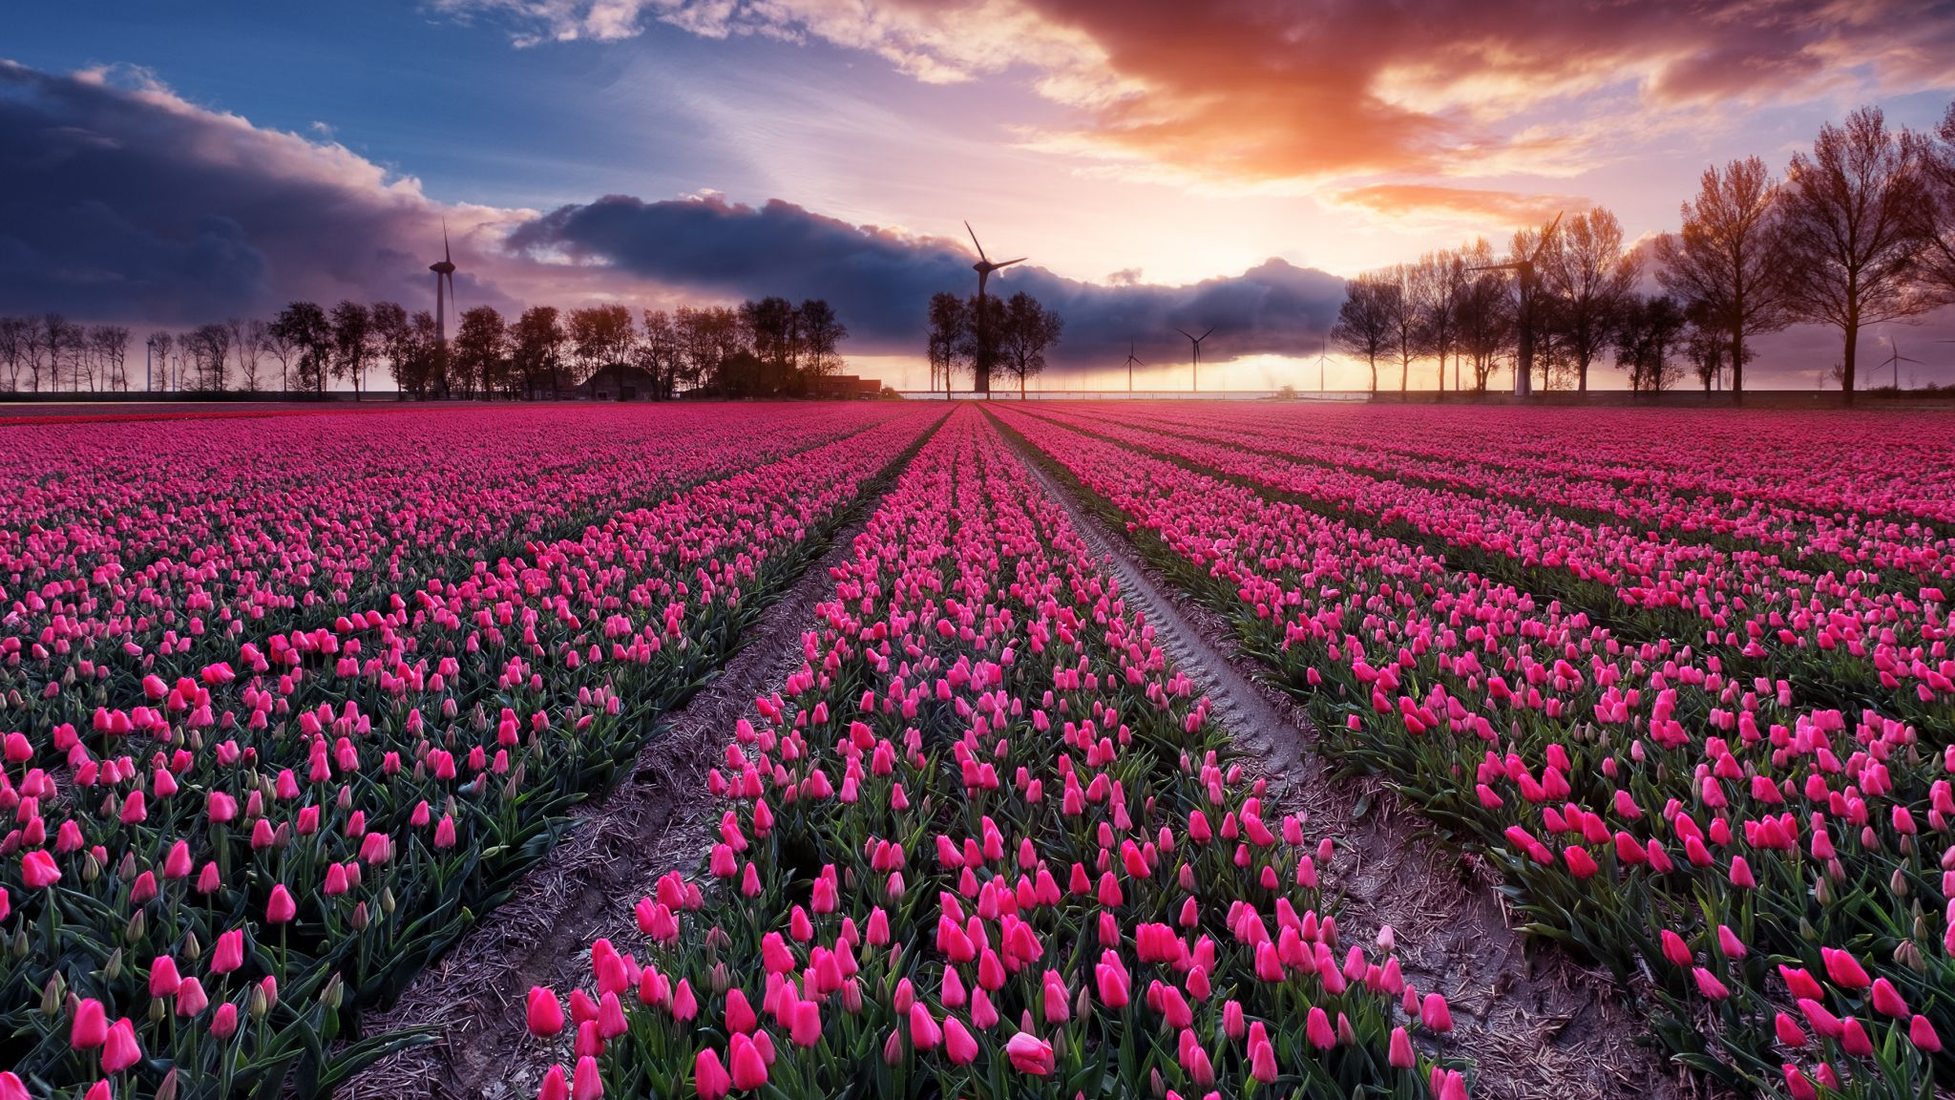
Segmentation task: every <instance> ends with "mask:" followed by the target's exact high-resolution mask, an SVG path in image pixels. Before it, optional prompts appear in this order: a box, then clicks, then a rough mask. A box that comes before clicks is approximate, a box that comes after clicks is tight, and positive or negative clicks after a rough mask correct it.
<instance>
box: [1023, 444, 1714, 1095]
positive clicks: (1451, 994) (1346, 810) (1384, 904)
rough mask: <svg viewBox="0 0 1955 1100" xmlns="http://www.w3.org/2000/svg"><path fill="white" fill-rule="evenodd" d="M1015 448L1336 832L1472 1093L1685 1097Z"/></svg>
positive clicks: (1601, 984) (1344, 910) (1595, 994)
mask: <svg viewBox="0 0 1955 1100" xmlns="http://www.w3.org/2000/svg"><path fill="white" fill-rule="evenodd" d="M1019 457H1020V459H1021V460H1022V461H1025V462H1026V464H1027V466H1028V467H1029V468H1030V469H1031V471H1032V472H1033V473H1034V474H1035V475H1036V476H1037V477H1038V478H1039V480H1040V481H1041V482H1042V483H1043V484H1044V486H1045V489H1046V492H1047V493H1049V494H1050V495H1051V496H1052V497H1053V498H1054V499H1055V500H1057V501H1059V502H1060V503H1061V504H1063V505H1064V506H1065V508H1066V510H1067V512H1068V513H1069V514H1070V516H1071V517H1072V521H1073V525H1074V527H1075V528H1077V529H1078V531H1079V532H1080V535H1081V537H1083V538H1084V539H1085V540H1086V542H1087V545H1088V546H1090V547H1091V548H1092V549H1093V551H1094V552H1095V553H1096V554H1099V555H1101V556H1103V557H1105V558H1106V559H1108V561H1109V564H1110V568H1111V570H1112V572H1113V574H1114V576H1116V577H1117V578H1118V579H1119V582H1120V589H1121V594H1122V595H1123V596H1124V597H1125V599H1126V601H1127V604H1128V606H1130V607H1135V608H1138V609H1139V610H1140V611H1141V612H1143V613H1144V614H1145V616H1146V619H1147V621H1148V622H1150V623H1152V624H1153V625H1154V629H1155V632H1156V637H1157V638H1158V639H1159V641H1160V643H1161V646H1162V648H1163V649H1165V650H1166V651H1167V653H1168V656H1169V657H1170V658H1171V659H1172V660H1173V661H1174V662H1175V664H1176V665H1177V666H1178V667H1180V668H1181V669H1182V670H1183V671H1184V672H1186V673H1187V674H1188V676H1189V678H1190V679H1192V680H1193V681H1194V682H1195V683H1196V684H1197V686H1199V687H1200V688H1201V690H1203V691H1204V692H1206V693H1207V694H1208V697H1209V699H1210V701H1211V704H1212V712H1211V713H1213V714H1214V716H1215V717H1216V718H1217V720H1218V721H1220V722H1221V723H1222V725H1223V726H1224V727H1225V728H1226V729H1228V731H1229V733H1230V734H1231V736H1232V737H1233V738H1234V739H1235V741H1236V743H1237V744H1238V745H1239V746H1240V747H1241V748H1242V749H1243V750H1244V752H1245V753H1246V754H1247V755H1248V756H1249V757H1250V758H1251V759H1250V761H1248V762H1246V763H1247V764H1248V765H1249V766H1250V767H1251V768H1252V770H1255V771H1259V772H1261V773H1262V774H1264V775H1267V776H1268V778H1269V781H1270V788H1271V794H1272V796H1273V798H1272V800H1273V801H1275V802H1276V803H1277V804H1278V805H1279V806H1281V807H1282V808H1283V809H1284V811H1285V812H1293V811H1295V812H1304V813H1307V814H1308V815H1309V817H1308V824H1307V825H1306V829H1305V831H1306V832H1307V833H1308V834H1309V835H1311V836H1330V837H1333V838H1335V839H1336V842H1337V844H1338V848H1339V853H1338V856H1337V858H1336V859H1334V860H1333V861H1332V864H1333V866H1332V870H1333V871H1334V872H1335V875H1334V876H1333V877H1332V879H1331V881H1330V885H1331V886H1332V887H1333V888H1334V889H1337V890H1340V891H1342V892H1343V897H1342V899H1341V900H1340V902H1339V903H1338V907H1339V916H1340V919H1341V920H1342V921H1343V922H1344V923H1345V925H1346V927H1348V928H1349V929H1350V930H1351V932H1352V933H1353V934H1357V935H1363V936H1365V937H1369V936H1371V935H1372V934H1373V933H1375V931H1376V930H1377V929H1378V927H1379V926H1380V925H1385V924H1389V925H1390V926H1391V927H1392V928H1393V930H1394V931H1395V933H1396V935H1397V940H1398V950H1399V956H1400V960H1401V964H1402V965H1403V966H1404V967H1405V969H1406V976H1407V978H1408V979H1410V980H1411V981H1412V982H1414V983H1415V984H1417V985H1418V986H1419V987H1420V988H1421V989H1423V990H1437V991H1438V992H1441V993H1443V994H1445V996H1446V999H1447V1000H1448V1001H1449V1002H1450V1003H1451V1005H1452V1009H1453V1019H1454V1023H1455V1027H1456V1030H1455V1032H1454V1039H1453V1044H1454V1046H1455V1048H1456V1049H1457V1050H1458V1052H1459V1053H1461V1054H1464V1055H1465V1056H1467V1057H1469V1058H1471V1059H1472V1060H1473V1061H1474V1063H1475V1064H1476V1065H1477V1066H1478V1067H1479V1069H1478V1078H1477V1080H1476V1082H1475V1086H1474V1092H1473V1094H1474V1095H1475V1096H1476V1097H1493V1098H1501V1100H1521V1098H1528V1100H1534V1098H1541V1100H1587V1098H1591V1097H1593V1098H1598V1100H1599V1098H1604V1097H1620V1096H1625V1095H1633V1094H1641V1095H1643V1096H1646V1097H1650V1098H1654V1100H1666V1098H1680V1097H1686V1096H1691V1095H1695V1090H1693V1088H1692V1086H1691V1083H1690V1082H1688V1081H1687V1080H1685V1079H1683V1078H1681V1077H1680V1075H1679V1074H1678V1073H1677V1072H1676V1071H1673V1070H1670V1069H1669V1068H1667V1067H1666V1066H1665V1065H1664V1064H1663V1062H1662V1060H1661V1059H1660V1058H1658V1057H1657V1056H1656V1055H1655V1053H1654V1052H1652V1051H1650V1050H1648V1049H1646V1048H1644V1047H1641V1046H1638V1045H1636V1043H1635V1039H1636V1036H1637V1035H1638V1034H1639V1030H1640V1023H1639V1021H1638V1020H1637V1018H1636V1017H1634V1015H1633V1014H1632V1013H1631V1012H1630V1011H1629V1010H1628V1009H1626V1008H1625V1007H1624V1006H1623V1005H1622V1004H1621V1003H1620V1001H1619V1000H1618V999H1617V998H1616V997H1614V996H1613V991H1612V989H1611V988H1610V984H1609V980H1608V978H1607V977H1606V976H1603V975H1600V974H1595V973H1591V972H1588V971H1585V970H1583V969H1581V968H1580V967H1577V966H1575V965H1574V964H1573V963H1572V962H1570V961H1569V960H1568V959H1567V958H1566V957H1565V956H1562V955H1561V954H1559V953H1558V952H1553V951H1546V950H1540V949H1534V950H1530V949H1529V947H1528V945H1527V943H1526V941H1525V939H1524V937H1523V936H1522V935H1521V934H1520V933H1519V932H1517V931H1515V930H1513V929H1511V928H1509V927H1508V924H1507V920H1506V914H1505V911H1504V909H1503V907H1502V906H1501V903H1500V899H1499V896H1498V894H1497V893H1496V891H1495V889H1494V886H1493V883H1492V882H1491V880H1490V879H1489V878H1488V877H1487V876H1486V875H1485V874H1484V873H1483V872H1482V871H1481V870H1480V869H1479V868H1476V867H1471V866H1468V865H1467V864H1466V863H1465V862H1463V861H1462V860H1461V859H1459V858H1458V857H1457V856H1456V855H1454V856H1449V855H1448V854H1447V853H1445V852H1444V851H1442V850H1441V849H1439V848H1438V846H1436V845H1434V844H1432V843H1430V842H1429V841H1428V840H1427V839H1426V838H1424V837H1422V836H1421V835H1420V833H1419V823H1418V821H1417V819H1416V817H1415V816H1414V815H1413V814H1412V813H1411V812H1410V811H1409V810H1406V809H1405V808H1404V807H1403V806H1401V805H1400V804H1399V802H1398V800H1397V799H1396V798H1395V797H1393V796H1392V794H1391V793H1390V792H1389V791H1388V790H1385V789H1384V788H1383V784H1382V783H1379V782H1376V781H1369V782H1367V781H1354V780H1340V779H1337V778H1336V777H1334V776H1332V775H1330V774H1329V773H1328V771H1327V770H1326V769H1325V767H1324V765H1323V762H1322V759H1321V758H1320V757H1319V756H1318V755H1317V754H1316V753H1315V752H1314V751H1312V749H1311V747H1310V742H1311V740H1312V734H1311V731H1310V721H1309V719H1308V717H1307V716H1306V715H1305V714H1304V712H1303V710H1302V708H1301V707H1299V706H1297V705H1296V704H1295V703H1294V702H1293V701H1292V700H1291V699H1290V698H1289V697H1288V696H1286V695H1284V694H1283V693H1282V692H1281V691H1280V690H1278V689H1276V688H1274V687H1272V686H1270V685H1268V684H1266V683H1264V682H1263V681H1262V680H1261V679H1260V678H1259V677H1258V676H1257V666H1256V665H1255V663H1254V662H1253V660H1251V659H1249V658H1245V657H1243V656H1242V655H1241V653H1240V652H1239V651H1238V650H1237V648H1236V646H1235V644H1234V642H1233V640H1232V638H1231V635H1230V631H1229V629H1228V627H1227V625H1226V624H1225V623H1224V622H1223V620H1222V619H1221V617H1220V616H1218V615H1216V614H1214V613H1213V612H1210V611H1209V610H1208V609H1206V608H1204V607H1202V606H1200V605H1199V604H1198V603H1196V602H1195V601H1194V600H1192V599H1190V598H1187V597H1185V596H1184V595H1182V593H1180V592H1179V591H1178V590H1177V589H1176V588H1175V587H1174V586H1173V585H1172V584H1171V583H1169V582H1168V581H1166V580H1165V579H1163V578H1161V577H1160V576H1159V575H1158V574H1156V573H1155V571H1154V570H1152V569H1151V568H1149V567H1148V566H1147V565H1146V564H1144V563H1143V562H1142V561H1141V560H1140V559H1139V557H1138V556H1137V555H1136V554H1135V553H1134V551H1133V549H1132V547H1131V546H1130V545H1129V544H1128V542H1127V540H1126V539H1125V538H1122V537H1119V536H1116V535H1115V534H1113V532H1111V531H1110V530H1109V529H1108V528H1107V527H1106V526H1105V525H1103V524H1102V523H1100V522H1099V521H1098V520H1097V519H1096V518H1095V517H1094V516H1092V515H1091V514H1090V513H1089V512H1088V511H1087V510H1086V509H1085V508H1084V507H1082V506H1081V505H1080V502H1079V501H1077V500H1076V499H1074V497H1073V496H1072V494H1071V493H1070V492H1068V491H1067V490H1066V489H1065V488H1064V487H1063V486H1061V484H1060V483H1059V481H1058V480H1057V479H1056V478H1054V477H1053V476H1052V475H1051V474H1050V473H1049V472H1048V471H1047V470H1045V469H1044V468H1043V467H1042V466H1041V465H1040V464H1039V463H1038V462H1037V461H1033V460H1032V459H1031V458H1030V456H1028V455H1027V454H1026V453H1025V452H1024V451H1023V450H1022V449H1021V450H1020V453H1019Z"/></svg>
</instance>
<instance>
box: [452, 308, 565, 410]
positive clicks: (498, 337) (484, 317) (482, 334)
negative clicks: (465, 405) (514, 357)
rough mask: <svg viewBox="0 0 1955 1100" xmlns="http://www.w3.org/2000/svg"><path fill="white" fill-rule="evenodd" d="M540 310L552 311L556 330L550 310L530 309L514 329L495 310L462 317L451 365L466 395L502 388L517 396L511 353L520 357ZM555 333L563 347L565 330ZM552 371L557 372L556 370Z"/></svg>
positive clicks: (477, 310) (470, 312) (469, 312)
mask: <svg viewBox="0 0 1955 1100" xmlns="http://www.w3.org/2000/svg"><path fill="white" fill-rule="evenodd" d="M538 309H547V310H549V315H550V317H549V319H550V323H551V327H552V328H553V329H554V328H555V325H556V315H557V311H556V310H555V309H553V308H551V307H549V306H532V307H530V309H529V310H528V311H527V312H525V313H524V314H523V319H522V321H519V322H518V323H517V324H516V326H515V327H514V328H513V329H512V328H511V326H509V325H508V324H506V323H505V322H504V321H503V319H502V314H501V312H499V311H498V310H497V309H496V308H495V307H494V306H476V307H474V308H473V309H469V310H465V311H464V312H463V313H462V319H461V323H460V324H459V325H458V326H456V329H455V343H454V346H453V347H452V348H451V349H450V353H449V360H448V362H449V369H450V370H451V371H452V372H453V373H454V377H455V381H456V382H458V383H459V384H460V385H459V388H460V389H461V390H462V392H463V393H465V394H468V395H471V396H472V395H474V394H475V393H476V392H478V390H479V392H481V393H482V394H484V395H485V396H486V395H488V394H490V393H493V392H494V391H495V390H496V389H498V388H501V389H503V390H505V391H506V392H508V393H510V394H512V395H513V394H514V392H515V389H516V380H515V379H516V373H515V372H513V371H511V370H510V369H509V360H510V353H511V351H512V349H513V350H516V352H517V354H521V350H520V344H521V342H522V340H523V339H524V336H523V327H524V325H525V324H527V323H529V321H530V315H531V314H533V313H535V312H536V311H537V310H538ZM555 332H556V343H557V344H558V345H559V346H560V345H561V344H562V343H563V330H561V329H555ZM512 336H513V337H515V341H516V342H515V344H514V345H512V343H511V339H510V338H511V337H512ZM553 354H554V353H553ZM550 369H551V370H552V371H554V367H551V368H550Z"/></svg>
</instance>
